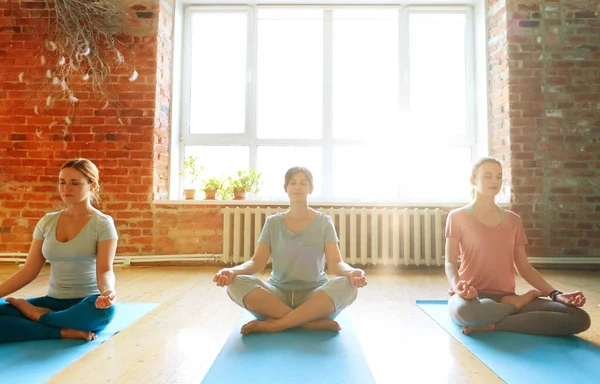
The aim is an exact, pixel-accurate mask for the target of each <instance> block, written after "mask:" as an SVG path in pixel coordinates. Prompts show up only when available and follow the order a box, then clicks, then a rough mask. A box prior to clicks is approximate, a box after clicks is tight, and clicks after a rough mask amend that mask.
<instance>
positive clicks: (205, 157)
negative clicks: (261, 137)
mask: <svg viewBox="0 0 600 384" xmlns="http://www.w3.org/2000/svg"><path fill="white" fill-rule="evenodd" d="M187 156H197V157H198V161H197V162H198V163H199V164H201V165H203V166H204V171H202V173H201V175H200V181H202V180H208V179H210V178H211V177H218V178H221V176H232V177H235V176H236V175H237V171H239V170H247V169H248V168H249V165H248V164H249V160H248V159H249V148H248V147H247V146H219V147H217V146H214V147H213V146H186V147H185V157H186V158H187ZM184 178H187V176H186V177H184ZM184 182H185V183H186V184H187V185H189V180H184ZM197 188H200V185H198V186H197Z"/></svg>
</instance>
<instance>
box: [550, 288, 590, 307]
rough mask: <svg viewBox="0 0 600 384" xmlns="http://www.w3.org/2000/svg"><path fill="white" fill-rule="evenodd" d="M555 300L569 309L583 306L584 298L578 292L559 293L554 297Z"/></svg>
mask: <svg viewBox="0 0 600 384" xmlns="http://www.w3.org/2000/svg"><path fill="white" fill-rule="evenodd" d="M555 300H556V301H558V302H559V303H563V304H565V305H569V306H571V307H583V305H584V304H585V296H584V295H583V293H582V292H580V291H575V292H568V293H561V294H560V295H556V298H555Z"/></svg>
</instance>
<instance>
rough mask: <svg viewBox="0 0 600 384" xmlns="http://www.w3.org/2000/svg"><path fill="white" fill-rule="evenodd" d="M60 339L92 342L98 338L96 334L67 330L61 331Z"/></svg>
mask: <svg viewBox="0 0 600 384" xmlns="http://www.w3.org/2000/svg"><path fill="white" fill-rule="evenodd" d="M60 337H61V338H63V339H83V340H85V341H92V340H96V338H97V336H96V334H95V333H94V332H86V331H78V330H75V329H67V328H64V329H61V330H60Z"/></svg>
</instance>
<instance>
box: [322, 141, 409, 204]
mask: <svg viewBox="0 0 600 384" xmlns="http://www.w3.org/2000/svg"><path fill="white" fill-rule="evenodd" d="M396 154H397V151H393V150H392V149H390V148H385V147H382V146H340V147H336V148H334V149H333V178H332V179H333V196H334V198H335V199H343V200H347V201H358V200H371V201H372V200H390V199H395V198H396V197H397V196H398V185H397V184H398V176H397V174H396V169H397V166H396V164H398V161H397V160H395V159H396Z"/></svg>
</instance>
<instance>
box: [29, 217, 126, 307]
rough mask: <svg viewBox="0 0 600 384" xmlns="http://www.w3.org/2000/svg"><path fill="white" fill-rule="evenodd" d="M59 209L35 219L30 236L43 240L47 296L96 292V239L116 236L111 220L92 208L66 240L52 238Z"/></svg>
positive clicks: (63, 297)
mask: <svg viewBox="0 0 600 384" xmlns="http://www.w3.org/2000/svg"><path fill="white" fill-rule="evenodd" d="M62 212H63V211H60V212H52V213H48V214H47V215H45V216H44V217H42V219H41V220H40V221H39V222H38V224H37V225H36V227H35V231H34V232H33V238H34V239H38V240H43V243H42V254H43V255H44V257H45V258H46V260H48V261H49V262H50V289H49V291H48V296H50V297H54V298H57V299H75V298H83V297H87V296H90V295H96V294H99V293H100V291H99V290H98V284H97V282H96V249H97V246H98V242H100V241H105V240H110V239H117V238H118V236H117V230H116V228H115V223H114V221H113V219H112V218H111V217H110V216H108V215H105V214H103V213H102V212H100V211H96V214H95V215H93V216H92V218H91V219H90V220H89V221H88V222H87V224H86V225H85V226H84V227H83V229H82V230H81V231H80V232H79V233H78V234H77V236H75V237H74V238H73V239H71V240H70V241H67V242H65V243H61V242H60V241H58V240H57V239H56V224H57V223H58V218H59V217H60V214H61V213H62Z"/></svg>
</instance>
